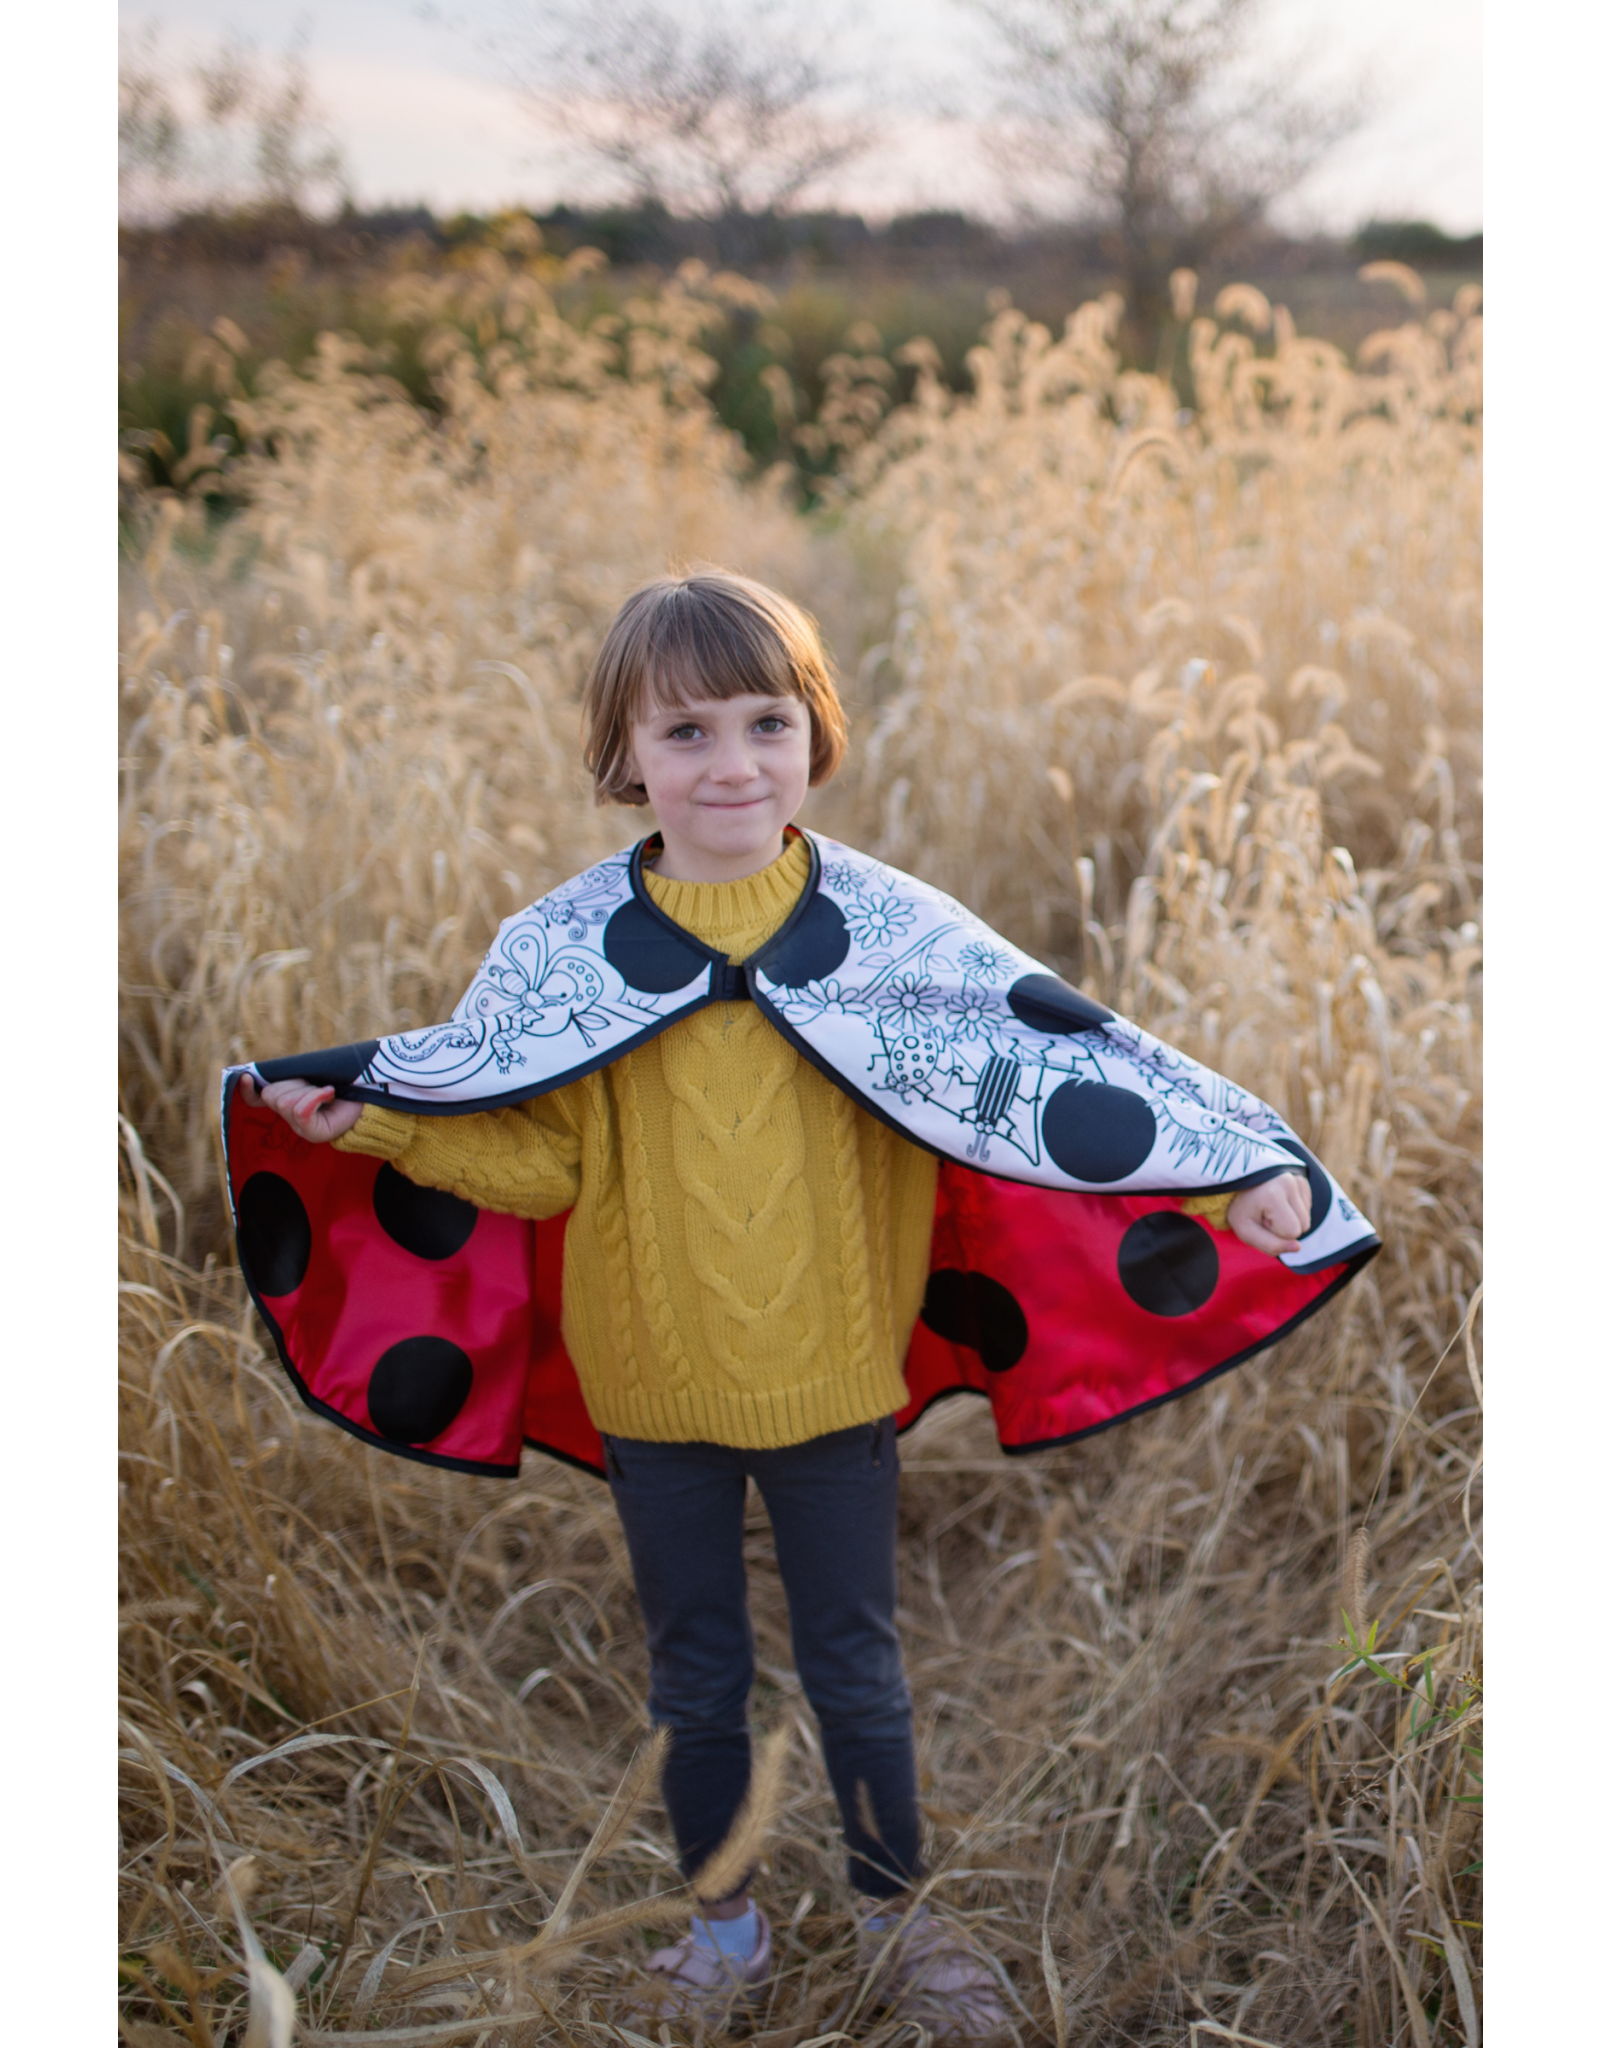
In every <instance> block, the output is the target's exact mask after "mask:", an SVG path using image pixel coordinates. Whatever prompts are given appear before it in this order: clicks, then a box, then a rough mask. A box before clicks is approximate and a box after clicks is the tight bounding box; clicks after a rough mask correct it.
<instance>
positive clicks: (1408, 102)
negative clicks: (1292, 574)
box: [119, 0, 1483, 235]
mask: <svg viewBox="0 0 1600 2048" xmlns="http://www.w3.org/2000/svg"><path fill="white" fill-rule="evenodd" d="M506 18H507V17H506V11H505V8H504V7H503V6H501V5H498V4H496V0H457V4H456V5H455V6H454V7H453V8H452V9H451V11H450V13H449V14H448V15H446V14H445V13H444V12H443V11H442V9H441V8H438V7H432V6H429V5H426V4H421V0H336V4H324V5H323V6H321V7H320V8H318V9H316V10H315V11H314V12H312V11H308V10H307V9H305V8H304V7H303V6H302V5H300V4H299V0H171V4H166V5H160V6H156V7H145V6H139V7H125V8H123V9H122V10H121V12H120V17H119V19H120V25H121V28H122V30H123V32H124V34H139V33H142V32H145V31H149V30H154V31H155V32H156V33H157V35H158V37H159V46H160V48H161V50H162V52H163V55H164V60H165V62H166V63H167V64H168V65H169V66H170V67H171V68H172V69H174V70H177V69H179V68H181V67H182V66H184V65H186V64H187V63H189V62H190V61H192V60H193V59H195V58H198V57H203V56H206V55H210V54H214V53H215V52H216V50H217V49H218V48H219V47H221V46H222V45H223V44H224V43H225V42H227V41H230V40H232V41H243V42H246V43H249V44H251V45H253V46H254V47H255V49H256V50H257V51H258V52H259V53H260V54H261V56H262V57H264V58H266V59H268V60H272V59H276V58H278V57H281V56H282V55H283V54H284V53H285V52H287V51H288V50H289V49H290V48H291V47H293V46H294V45H295V44H296V41H297V39H303V40H302V42H301V47H302V49H303V55H304V61H305V65H306V68H307V72H308V74H309V80H310V86H311V91H312V94H313V96H314V98H315V100H316V102H317V103H318V106H319V109H320V111H321V113H322V114H323V116H324V117H325V120H326V124H327V127H328V129H329V130H330V131H331V134H332V136H333V137H334V138H335V139H336V141H337V143H338V144H339V147H340V149H341V151H342V153H343V157H344V161H345V165H346V168H347V174H348V182H349V189H350V197H351V199H352V201H353V203H354V204H355V206H356V207H357V208H359V209H364V210H373V209H378V208H383V207H390V206H393V207H405V206H409V205H421V206H426V207H428V208H429V209H430V210H431V211H432V212H434V213H435V214H436V215H439V216H449V215H452V214H456V213H463V212H466V213H480V214H481V213H493V212H497V211H501V210H505V209H509V208H513V207H523V208H526V209H528V210H529V211H533V212H549V211H550V210H551V209H552V208H554V207H555V206H557V205H559V204H562V203H567V204H570V205H573V206H594V205H597V204H602V203H605V202H606V201H607V200H609V199H615V198H617V197H618V196H619V194H618V192H617V190H616V188H615V187H610V188H608V187H607V185H606V183H605V181H604V180H603V178H601V177H599V176H597V175H596V174H595V173H594V172H592V171H588V170H586V169H585V168H584V167H583V166H582V165H581V164H580V163H579V162H578V161H577V160H576V158H575V156H574V154H573V152H572V151H571V149H570V147H569V146H567V145H565V144H564V143H563V142H562V140H561V139H560V138H559V137H558V136H557V135H556V134H555V133H554V132H553V131H552V130H551V129H550V127H549V126H548V124H545V125H544V126H541V123H540V121H539V119H538V117H537V114H536V112H535V111H533V110H531V109H530V108H529V106H528V104H527V103H526V102H525V101H523V100H521V99H519V96H518V94H517V92H516V90H515V89H514V87H513V86H512V85H511V84H510V82H509V80H508V78H507V76H506V72H505V68H504V64H503V61H502V60H501V59H499V58H497V55H496V53H495V51H494V49H493V48H492V47H491V43H492V39H493V38H494V36H495V33H496V29H497V26H498V27H499V28H500V29H502V30H503V28H504V24H505V21H506ZM1480 27H1481V14H1480V8H1479V6H1478V5H1477V0H1465V4H1462V0H1412V4H1411V5H1410V6H1409V7H1408V8H1407V9H1406V10H1405V11H1404V14H1403V15H1402V16H1401V17H1399V18H1398V19H1397V18H1396V17H1395V14H1394V11H1393V9H1392V8H1389V7H1385V6H1383V5H1382V4H1381V0H1349V4H1347V5H1346V6H1345V7H1344V8H1342V9H1341V10H1340V11H1339V14H1338V15H1337V17H1332V16H1330V13H1329V10H1327V9H1326V8H1324V7H1319V6H1318V5H1316V4H1315V0H1270V4H1268V5H1267V6H1265V7H1264V8H1263V11H1262V23H1261V38H1260V41H1261V46H1262V48H1263V50H1264V51H1265V52H1267V53H1270V54H1278V55H1287V54H1288V53H1290V52H1297V53H1298V52H1302V51H1304V50H1306V49H1307V47H1308V46H1309V48H1310V49H1311V51H1312V53H1313V56H1314V63H1313V68H1312V72H1311V75H1312V76H1314V77H1322V76H1326V77H1327V78H1328V80H1329V81H1330V82H1331V81H1335V80H1340V79H1342V80H1345V81H1349V80H1350V79H1351V78H1353V77H1359V78H1360V79H1361V80H1362V82H1363V85H1364V87H1365V88H1366V92H1367V93H1369V94H1370V97H1371V99H1372V102H1373V105H1374V111H1373V113H1372V114H1371V116H1370V118H1369V119H1368V120H1367V121H1366V122H1365V124H1364V125H1363V126H1362V127H1361V129H1360V130H1359V132H1357V133H1356V134H1355V135H1353V136H1352V137H1351V138H1350V139H1349V140H1347V141H1346V142H1344V143H1342V144H1340V145H1339V146H1338V147H1337V148H1335V149H1334V150H1332V151H1330V152H1329V154H1328V156H1327V158H1326V159H1325V160H1324V161H1323V162H1322V163H1321V164H1319V165H1318V167H1317V169H1316V170H1315V172H1314V173H1313V174H1312V175H1311V176H1310V177H1309V178H1307V179H1306V180H1305V182H1304V184H1303V185H1301V186H1299V187H1297V188H1296V189H1295V190H1294V192H1292V193H1291V194H1290V195H1289V196H1288V197H1287V198H1286V199H1285V200H1284V201H1283V202H1281V203H1280V204H1279V205H1278V206H1276V207H1275V208H1274V209H1273V213H1272V220H1273V223H1274V225H1275V226H1276V227H1278V228H1279V229H1281V230H1283V231H1284V232H1287V233H1291V234H1313V233H1326V234H1334V235H1345V234H1348V233H1350V232H1351V231H1352V230H1353V229H1355V228H1356V227H1358V226H1360V225H1361V224H1362V223H1363V222H1364V221H1368V220H1373V219H1382V220H1400V219H1407V220H1428V221H1431V222H1433V223H1434V224H1436V225H1437V226H1438V227H1440V228H1441V229H1442V230H1444V232H1446V233H1447V234H1451V235H1464V234H1472V233H1475V232H1477V231H1478V230H1479V229H1480V228H1481V226H1482V214H1483V206H1482V171H1481V106H1480V100H1481V90H1482V55H1481V47H1480ZM981 33H982V23H981V18H980V16H979V15H978V12H977V10H976V8H975V7H972V6H969V5H963V4H962V0H870V4H869V5H866V6H861V7H858V8H857V9H856V11H855V13H854V15H853V16H852V17H851V18H850V20H849V22H848V24H841V25H840V27H839V32H838V34H837V35H836V36H834V37H833V38H832V43H831V48H832V49H833V50H834V51H835V52H836V54H837V57H838V61H839V63H840V66H841V69H843V70H845V71H848V72H852V73H853V74H854V75H855V77H856V80H857V86H856V89H855V91H854V94H853V95H852V94H850V93H848V92H847V93H845V94H844V95H842V96H841V99H840V105H841V106H846V105H847V106H848V107H849V108H850V109H851V110H852V111H855V112H857V113H861V114H865V115H866V116H867V117H868V118H869V119H871V120H872V121H873V122H874V124H875V125H876V126H877V128H878V130H879V136H878V140H877V141H876V142H875V143H874V145H873V147H872V148H871V149H870V151H869V152H868V153H867V154H865V155H864V156H863V157H862V158H861V159H860V160H859V161H858V162H856V163H854V164H852V165H850V166H848V167H847V168H846V169H844V170H841V171H839V172H836V173H834V174H833V175H831V176H829V177H825V178H822V179H819V180H818V181H817V182H816V184H815V185H814V186H813V187H811V188H809V189H808V191H807V193H806V195H805V197H804V199H803V201H802V202H801V203H800V210H804V211H826V210H835V211H839V212H852V213H860V214H862V215H863V216H864V217H865V218H866V219H868V220H869V221H873V222H881V221H885V220H887V219H889V218H891V217H893V216H895V215H903V214H907V213H914V212H919V211H927V210H934V209H950V210H954V211H960V212H963V213H966V214H968V215H970V216H972V217H974V218H977V219H981V220H986V221H991V222H994V223H996V224H998V225H1007V224H1012V223H1014V222H1015V221H1016V220H1017V219H1018V218H1019V217H1020V212H1021V209H1020V208H1019V205H1018V194H1017V192H1016V191H1015V190H1014V189H1013V188H1012V187H1010V186H1009V185H1008V183H1007V181H1006V180H1005V179H1004V178H1003V177H1002V176H1001V175H1000V174H999V173H998V172H997V170H996V169H995V167H994V165H993V163H992V161H991V160H990V158H989V157H988V155H987V153H986V151H985V148H984V135H985V129H986V127H987V125H988V123H987V121H986V119H985V115H984V112H983V110H982V108H981V107H980V106H979V105H978V104H977V103H976V102H975V101H974V99H973V89H972V81H973V80H974V78H975V77H976V76H977V71H978V67H979V64H980V61H981ZM908 52H909V53H910V54H905V53H908ZM868 80H870V85H869V84H868V83H867V81H868ZM1035 210H1036V212H1042V213H1043V214H1045V215H1047V216H1048V217H1066V216H1068V215H1070V214H1071V213H1072V212H1073V211H1074V204H1073V199H1072V195H1071V193H1070V191H1069V190H1067V189H1065V188H1063V190H1062V192H1061V196H1060V198H1059V200H1058V201H1057V203H1056V204H1055V205H1054V206H1047V207H1044V208H1042V209H1038V208H1036V209H1035Z"/></svg>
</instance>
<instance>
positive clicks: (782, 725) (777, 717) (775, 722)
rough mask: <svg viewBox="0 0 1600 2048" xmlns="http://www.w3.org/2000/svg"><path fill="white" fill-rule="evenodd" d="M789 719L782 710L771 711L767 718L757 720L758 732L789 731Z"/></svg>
mask: <svg viewBox="0 0 1600 2048" xmlns="http://www.w3.org/2000/svg"><path fill="white" fill-rule="evenodd" d="M788 729H789V721H788V719H787V718H785V717H784V715H783V713H782V712H781V711H769V712H768V713H767V715H766V717H765V718H758V719H757V720H756V731H757V732H787V731H788Z"/></svg>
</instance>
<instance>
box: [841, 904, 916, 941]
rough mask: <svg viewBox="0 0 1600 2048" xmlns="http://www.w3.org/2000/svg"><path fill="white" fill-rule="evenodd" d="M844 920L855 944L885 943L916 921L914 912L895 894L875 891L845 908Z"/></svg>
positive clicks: (909, 927) (900, 936)
mask: <svg viewBox="0 0 1600 2048" xmlns="http://www.w3.org/2000/svg"><path fill="white" fill-rule="evenodd" d="M844 921H845V923H846V924H847V925H848V926H849V928H850V936H851V938H853V939H854V940H855V942H856V944H857V945H858V946H861V947H863V948H867V947H872V946H887V945H891V944H892V943H893V942H894V940H896V939H899V938H904V936H905V934H906V933H907V932H908V931H910V929H911V927H912V925H913V924H914V923H915V921H916V913H915V912H914V911H913V910H912V909H911V907H910V906H909V905H908V904H905V903H902V902H901V901H900V899H899V898H898V897H896V896H879V895H876V894H874V895H871V896H868V897H867V898H865V900H864V901H862V902H859V903H857V904H855V905H853V906H852V908H851V909H849V910H847V911H846V912H845V914H844Z"/></svg>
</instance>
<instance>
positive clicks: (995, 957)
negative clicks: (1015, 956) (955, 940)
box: [956, 944, 1007, 983]
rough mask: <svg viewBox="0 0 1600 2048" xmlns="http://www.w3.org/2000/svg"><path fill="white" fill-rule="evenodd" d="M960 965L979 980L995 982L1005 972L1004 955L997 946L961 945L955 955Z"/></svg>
mask: <svg viewBox="0 0 1600 2048" xmlns="http://www.w3.org/2000/svg"><path fill="white" fill-rule="evenodd" d="M956 958H957V959H958V960H959V961H960V963H961V965H962V966H963V967H964V968H965V969H966V970H967V972H968V973H969V974H971V975H975V976H976V977H977V979H978V980H979V981H987V982H990V983H994V982H997V981H998V980H999V979H1000V978H1001V976H1002V975H1003V974H1004V973H1005V972H1006V964H1007V963H1006V957H1005V955H1004V954H1003V953H1002V952H1001V951H1000V949H999V947H998V946H989V945H983V944H977V945H971V946H963V947H962V948H961V951H960V952H959V953H958V954H957V955H956Z"/></svg>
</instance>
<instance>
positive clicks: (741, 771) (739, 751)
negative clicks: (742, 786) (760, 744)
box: [711, 737, 758, 782]
mask: <svg viewBox="0 0 1600 2048" xmlns="http://www.w3.org/2000/svg"><path fill="white" fill-rule="evenodd" d="M757 773H758V770H757V767H756V763H755V760H754V758H753V756H752V755H751V752H750V749H749V748H748V747H747V746H746V745H745V743H744V741H743V739H742V738H739V737H734V738H731V739H725V740H722V741H721V742H719V744H718V746H717V747H716V750H715V751H714V752H713V754H712V756H711V779H712V781H713V782H750V781H753V780H754V778H755V776H756V774H757Z"/></svg>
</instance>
